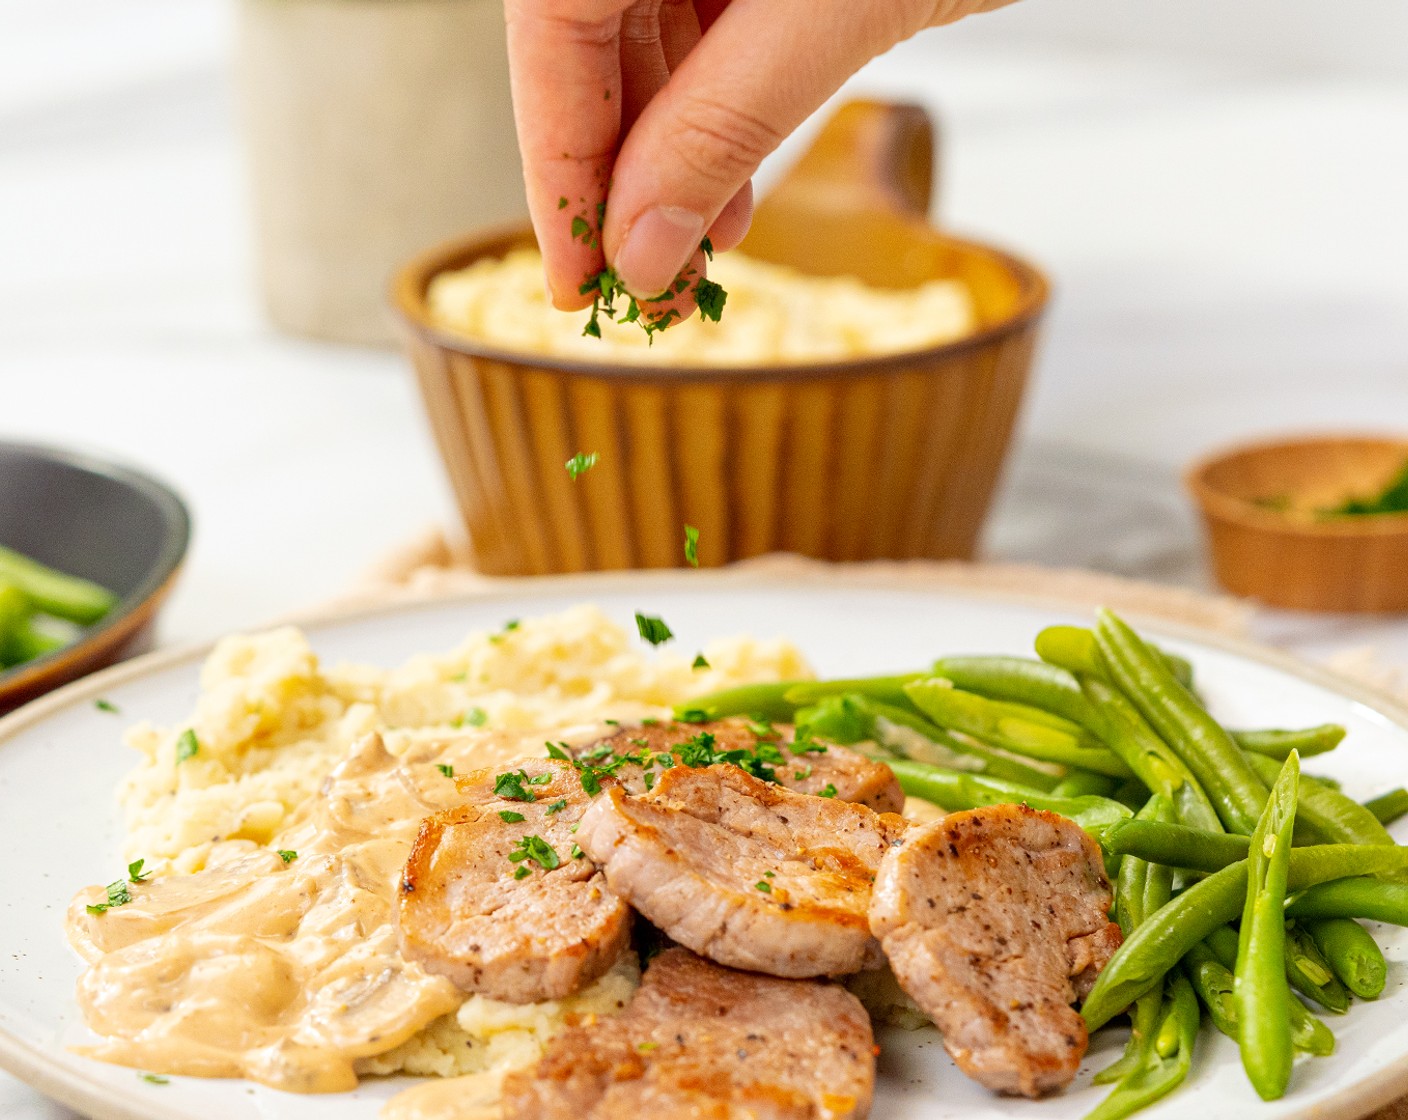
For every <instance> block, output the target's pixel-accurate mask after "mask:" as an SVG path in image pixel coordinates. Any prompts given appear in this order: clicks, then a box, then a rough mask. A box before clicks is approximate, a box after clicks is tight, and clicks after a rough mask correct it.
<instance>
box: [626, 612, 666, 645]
mask: <svg viewBox="0 0 1408 1120" xmlns="http://www.w3.org/2000/svg"><path fill="white" fill-rule="evenodd" d="M636 629H637V630H639V631H640V636H641V637H642V638H644V639H645V640H646V641H647V642H649V643H650V644H651V645H653V646H658V645H660V644H661V643H662V642H668V641H669V640H670V639H671V638H673V637H674V636H675V632H674V631H673V630H671V629H670V628H669V627H668V626H666V625H665V620H664V619H663V618H658V617H656V616H654V615H648V614H641V613H640V611H636Z"/></svg>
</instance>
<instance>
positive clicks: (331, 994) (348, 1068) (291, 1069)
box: [67, 728, 582, 1116]
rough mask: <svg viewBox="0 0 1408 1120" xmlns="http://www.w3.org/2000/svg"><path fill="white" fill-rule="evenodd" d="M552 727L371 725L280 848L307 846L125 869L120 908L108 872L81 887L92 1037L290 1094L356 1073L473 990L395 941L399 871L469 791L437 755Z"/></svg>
mask: <svg viewBox="0 0 1408 1120" xmlns="http://www.w3.org/2000/svg"><path fill="white" fill-rule="evenodd" d="M571 730H573V729H564V730H563V734H568V733H570V731H571ZM575 730H576V731H577V732H578V733H581V730H582V729H581V728H577V729H575ZM486 738H490V739H492V740H494V741H493V742H490V743H486V742H485V740H486ZM542 743H543V739H542V736H541V734H535V735H533V736H523V735H511V734H501V735H494V736H490V735H488V733H480V734H478V735H476V736H474V737H473V741H472V745H471V744H466V745H464V746H462V747H460V748H458V749H457V747H456V745H455V744H454V743H447V744H421V745H418V746H415V747H413V748H412V749H411V751H410V752H409V753H408V754H406V755H405V756H402V757H400V758H397V757H394V756H393V755H391V754H390V753H389V752H388V751H387V750H386V749H385V747H384V745H383V742H382V739H381V737H380V736H379V735H376V734H372V735H369V736H367V737H366V738H364V739H363V740H361V741H360V742H359V743H358V744H357V745H356V746H355V747H354V748H353V750H352V751H351V752H350V754H349V755H348V757H347V758H346V759H345V760H344V761H343V762H342V763H341V764H340V765H339V766H338V767H337V768H336V769H335V770H334V771H333V772H332V774H331V775H330V776H329V778H328V780H327V781H326V783H325V784H324V786H323V788H322V790H321V791H320V794H319V796H317V797H315V798H314V799H313V800H312V801H311V802H310V803H308V804H307V805H305V806H304V807H303V809H302V810H300V813H299V816H298V818H297V819H296V820H295V821H294V822H293V823H292V824H291V826H290V827H289V828H288V829H287V830H285V831H284V832H282V833H281V834H280V837H279V845H280V847H281V848H284V849H285V850H291V851H295V852H297V857H296V858H293V859H291V860H289V861H288V862H287V863H286V862H285V860H284V858H283V857H282V856H281V855H280V854H279V852H277V851H273V850H270V849H267V848H262V847H259V846H257V845H255V844H253V843H252V842H249V841H243V840H240V841H229V842H224V843H220V844H217V845H216V846H215V848H214V850H213V851H212V853H211V857H210V859H209V860H208V861H207V866H206V868H205V869H204V870H202V871H199V872H196V873H195V874H191V875H171V876H166V877H160V878H156V879H153V880H150V881H148V882H143V883H140V884H137V885H129V890H130V891H131V893H132V896H133V900H132V901H131V902H130V903H127V904H125V905H122V906H118V907H114V908H113V909H111V910H108V911H107V912H106V913H103V914H99V915H95V914H92V913H90V912H89V911H88V909H87V906H88V905H89V904H95V903H101V902H103V901H104V900H105V892H104V890H103V888H101V887H90V888H87V889H86V890H84V891H82V892H80V894H79V895H78V897H77V898H76V899H75V900H74V902H73V904H72V906H71V907H70V909H69V913H68V919H67V929H68V935H69V940H70V942H71V943H72V945H73V947H74V948H75V949H76V950H77V952H78V953H79V954H80V955H81V956H82V957H83V958H84V959H85V960H86V961H87V962H88V963H89V968H88V969H87V971H86V972H85V973H84V975H83V976H82V978H81V979H80V980H79V983H78V1003H79V1006H80V1008H81V1009H82V1011H83V1015H84V1018H85V1019H86V1020H87V1023H88V1025H89V1026H90V1027H91V1028H92V1029H93V1030H94V1031H96V1032H97V1033H98V1034H100V1035H102V1036H104V1038H103V1041H102V1042H101V1043H99V1044H98V1045H96V1046H92V1047H89V1048H86V1049H84V1050H83V1051H82V1052H84V1053H87V1054H89V1055H90V1056H93V1057H97V1058H101V1059H103V1060H105V1061H110V1062H117V1063H120V1064H122V1065H129V1066H134V1067H137V1068H140V1069H148V1070H159V1071H161V1072H163V1073H175V1074H189V1075H194V1076H201V1077H246V1078H249V1079H250V1080H253V1081H258V1082H261V1083H262V1084H265V1085H270V1086H273V1087H275V1088H278V1089H284V1090H288V1091H292V1092H300V1093H329V1092H338V1091H341V1090H346V1089H351V1088H353V1087H354V1086H355V1085H356V1084H357V1080H358V1077H357V1062H358V1059H361V1058H366V1057H370V1056H372V1055H376V1054H381V1053H384V1052H385V1051H388V1050H390V1049H392V1048H393V1047H396V1046H398V1045H400V1044H401V1043H402V1042H405V1041H406V1040H407V1039H409V1038H411V1037H412V1036H413V1035H415V1034H416V1033H417V1032H419V1031H420V1030H421V1029H422V1028H424V1027H425V1026H427V1025H428V1024H430V1023H431V1022H433V1021H434V1020H435V1019H437V1018H439V1017H440V1016H442V1015H446V1014H449V1013H450V1012H453V1011H454V1010H455V1009H456V1008H458V1007H459V1006H460V1004H461V1003H462V1002H463V1001H464V999H465V993H463V992H461V991H460V990H459V989H457V988H456V987H455V986H454V984H452V983H451V982H450V981H449V980H446V979H444V978H443V977H438V976H433V975H430V974H429V973H427V972H425V971H424V970H423V969H422V968H421V967H420V966H419V965H418V964H415V963H412V962H409V961H407V960H405V959H404V958H402V956H401V954H400V952H399V950H398V947H397V930H396V894H397V887H398V883H399V880H400V876H401V870H402V867H403V866H404V864H405V861H406V857H407V855H408V854H409V852H410V848H411V844H412V842H413V841H414V839H415V835H416V831H417V829H418V827H419V824H420V821H421V819H422V818H423V817H425V816H427V815H429V814H431V813H434V812H437V811H439V810H441V809H445V808H449V807H451V806H452V805H454V804H455V803H456V799H457V795H456V789H455V784H454V782H453V781H452V780H451V779H449V778H448V777H447V776H446V775H445V774H444V773H443V772H442V771H441V770H440V769H439V765H440V764H446V765H450V766H455V765H456V763H457V762H459V764H460V765H459V768H460V772H462V773H463V772H467V771H468V770H469V769H470V768H471V767H473V766H475V765H478V766H482V765H484V763H485V760H486V756H487V757H488V758H490V759H501V760H502V761H503V762H507V761H509V760H512V759H514V758H519V757H524V756H528V755H539V754H541V753H542ZM471 758H472V761H469V760H470V759H471ZM466 763H468V764H466ZM455 1080H457V1081H458V1080H462V1079H455ZM448 1083H449V1082H447V1084H448ZM479 1083H480V1084H481V1085H485V1086H486V1088H488V1086H487V1085H486V1083H485V1082H484V1081H483V1080H481V1081H480V1082H479ZM494 1083H495V1084H496V1081H495V1082H494ZM442 1099H443V1098H442ZM439 1114H440V1115H444V1112H441V1113H439ZM406 1115H408V1116H409V1115H414V1113H407V1114H406Z"/></svg>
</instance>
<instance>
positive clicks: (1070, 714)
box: [934, 657, 1097, 731]
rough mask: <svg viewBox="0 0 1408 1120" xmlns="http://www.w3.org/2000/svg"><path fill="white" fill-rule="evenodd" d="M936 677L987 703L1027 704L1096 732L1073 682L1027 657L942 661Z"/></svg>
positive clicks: (1085, 702) (1087, 705) (1065, 674)
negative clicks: (1001, 701)
mask: <svg viewBox="0 0 1408 1120" xmlns="http://www.w3.org/2000/svg"><path fill="white" fill-rule="evenodd" d="M934 674H935V676H939V677H943V678H944V679H945V680H950V681H952V682H953V683H954V685H955V686H956V687H958V688H961V689H964V690H965V691H967V692H976V693H977V694H978V695H979V696H986V697H987V698H988V699H989V700H1008V701H1011V702H1013V703H1017V704H1027V705H1030V706H1031V707H1034V708H1041V709H1042V710H1043V711H1047V712H1051V713H1052V714H1053V715H1058V716H1061V717H1062V718H1064V719H1068V720H1070V721H1071V722H1072V723H1078V724H1080V725H1081V726H1082V727H1084V728H1086V729H1087V730H1089V731H1096V730H1097V727H1096V725H1095V723H1094V722H1093V721H1094V719H1095V713H1094V712H1093V711H1091V709H1090V702H1089V701H1088V700H1087V699H1086V698H1085V696H1084V695H1083V694H1082V693H1081V690H1080V686H1079V685H1077V684H1076V679H1075V677H1073V676H1072V675H1071V674H1070V673H1068V672H1066V671H1065V670H1064V669H1060V668H1057V667H1056V666H1055V665H1048V664H1047V663H1046V662H1045V661H1037V660H1034V659H1033V658H1030V657H943V658H940V659H939V660H938V661H935V662H934Z"/></svg>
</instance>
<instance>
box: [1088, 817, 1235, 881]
mask: <svg viewBox="0 0 1408 1120" xmlns="http://www.w3.org/2000/svg"><path fill="white" fill-rule="evenodd" d="M1102 843H1103V844H1104V847H1105V850H1106V851H1107V852H1109V853H1110V854H1111V855H1119V856H1134V857H1136V858H1137V859H1147V860H1152V861H1153V862H1155V863H1159V864H1163V865H1165V866H1168V867H1185V868H1188V869H1190V870H1193V871H1218V870H1220V869H1221V868H1224V867H1226V866H1227V865H1228V864H1230V863H1236V862H1237V861H1238V860H1243V859H1246V858H1247V848H1248V847H1249V845H1250V841H1249V840H1248V839H1247V838H1246V837H1245V836H1236V835H1233V834H1232V833H1228V832H1206V831H1204V830H1203V829H1198V828H1188V827H1187V826H1186V825H1178V824H1163V823H1160V822H1156V821H1146V820H1140V819H1135V820H1130V821H1120V822H1119V823H1117V824H1113V825H1111V826H1110V827H1109V828H1108V829H1106V830H1105V836H1104V839H1103V841H1102Z"/></svg>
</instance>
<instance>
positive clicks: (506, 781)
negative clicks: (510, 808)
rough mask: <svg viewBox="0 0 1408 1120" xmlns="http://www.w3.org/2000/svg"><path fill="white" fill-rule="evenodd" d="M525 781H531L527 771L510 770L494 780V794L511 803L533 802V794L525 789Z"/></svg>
mask: <svg viewBox="0 0 1408 1120" xmlns="http://www.w3.org/2000/svg"><path fill="white" fill-rule="evenodd" d="M525 781H529V778H528V771H527V770H509V771H508V772H507V773H503V774H500V775H498V777H496V778H495V779H494V794H495V795H496V796H498V797H506V798H508V799H509V800H510V801H532V800H533V795H532V793H530V792H529V791H528V790H527V789H526V788H524V785H523V783H524V782H525Z"/></svg>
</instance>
